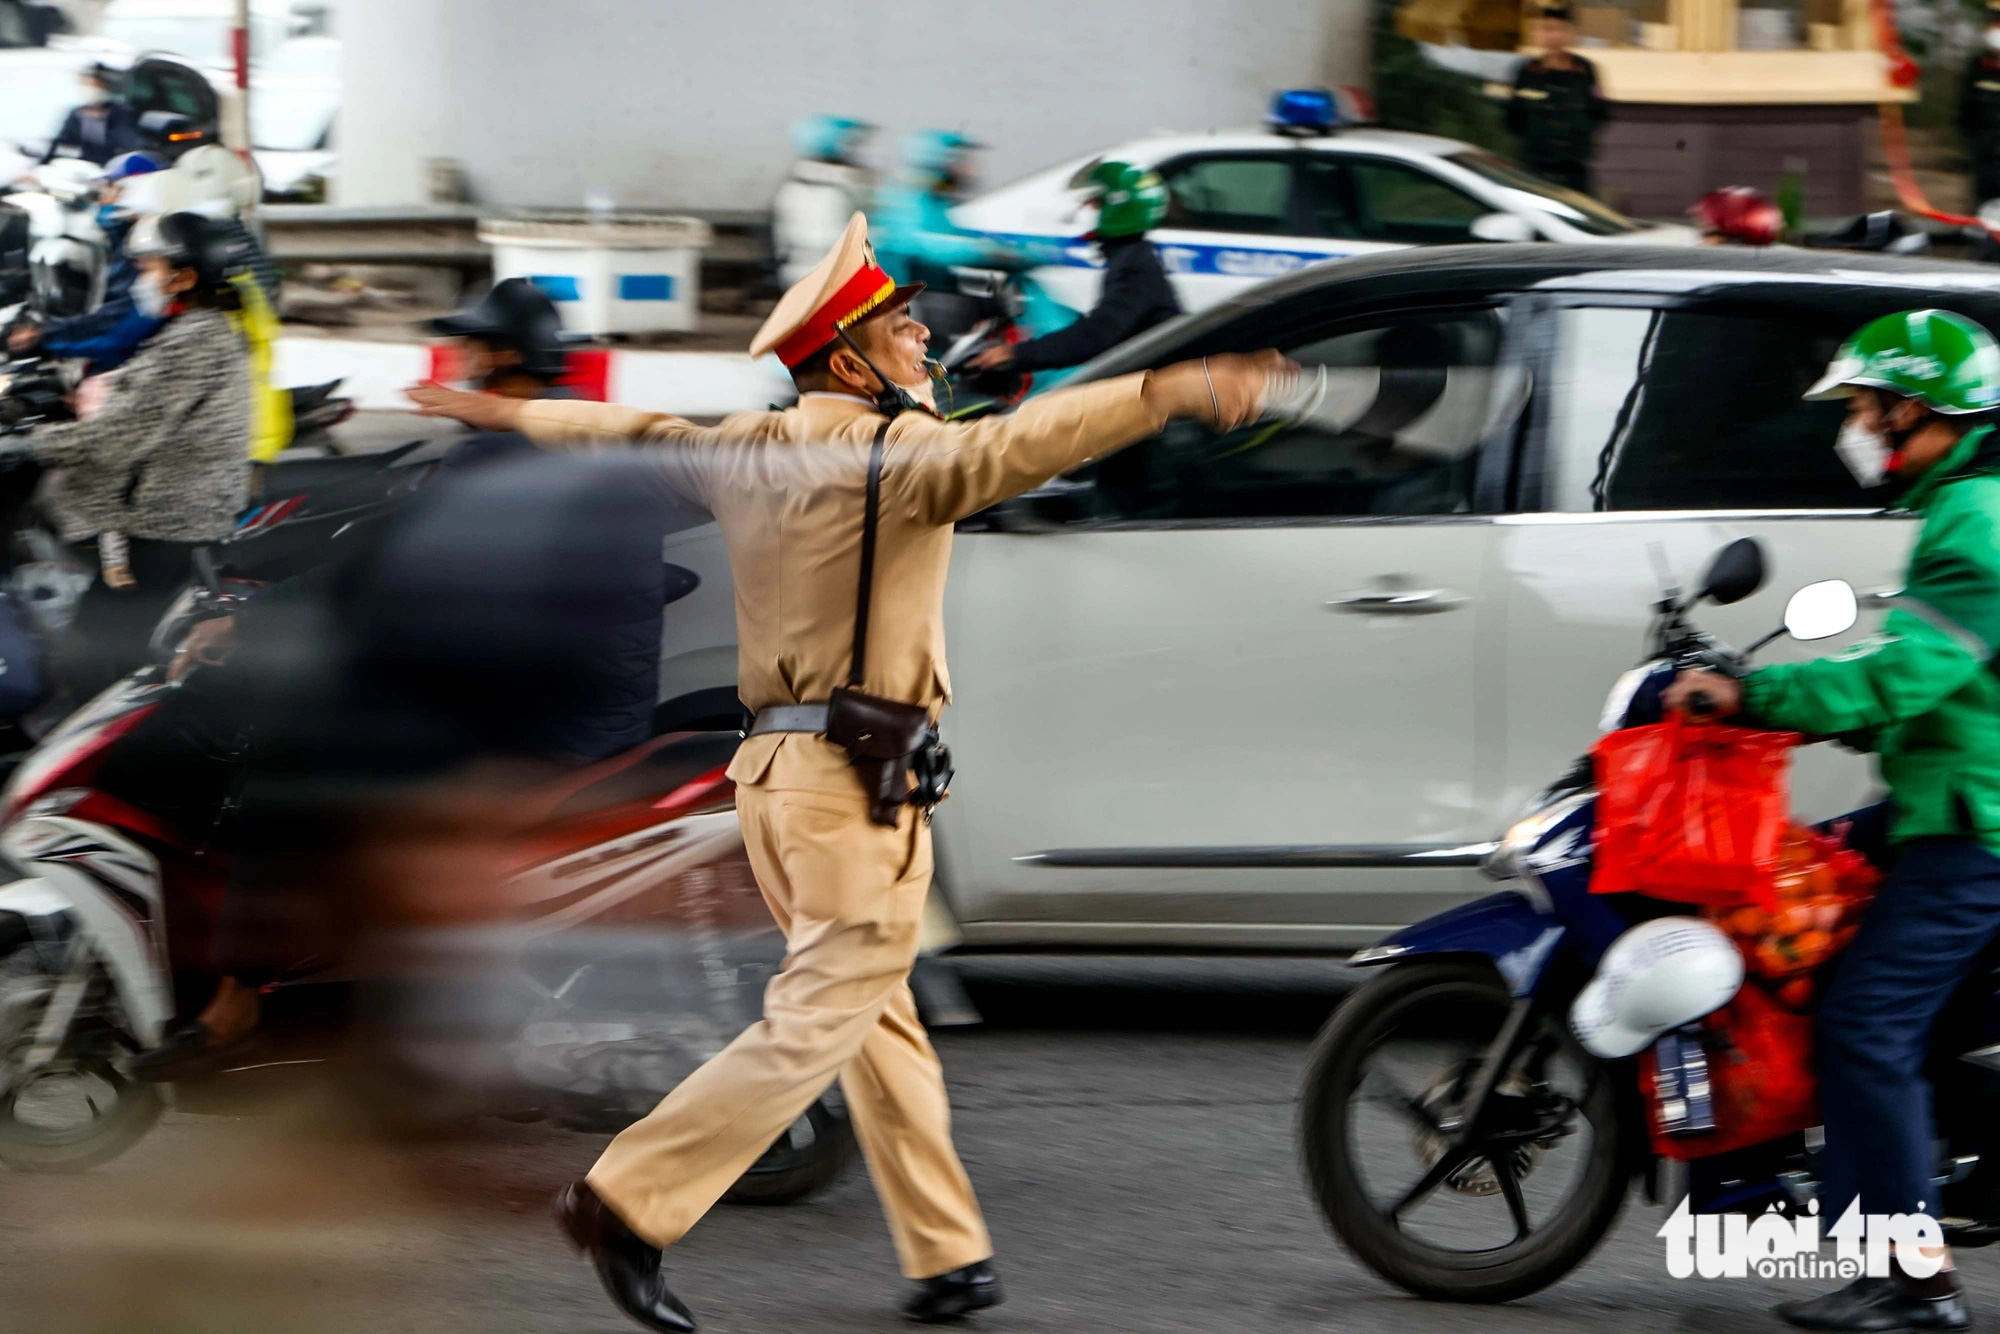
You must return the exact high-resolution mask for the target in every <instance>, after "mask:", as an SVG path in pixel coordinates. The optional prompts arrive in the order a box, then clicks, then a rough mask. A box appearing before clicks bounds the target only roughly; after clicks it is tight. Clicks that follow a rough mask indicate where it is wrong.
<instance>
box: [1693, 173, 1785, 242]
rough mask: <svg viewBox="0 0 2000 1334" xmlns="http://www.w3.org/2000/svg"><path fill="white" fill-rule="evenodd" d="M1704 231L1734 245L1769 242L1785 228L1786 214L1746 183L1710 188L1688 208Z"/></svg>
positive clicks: (1775, 238) (1774, 239)
mask: <svg viewBox="0 0 2000 1334" xmlns="http://www.w3.org/2000/svg"><path fill="white" fill-rule="evenodd" d="M1688 212H1689V213H1690V214H1692V215H1693V217H1694V219H1695V221H1696V222H1698V223H1700V224H1701V229H1702V231H1703V232H1704V233H1707V234H1709V235H1712V236H1717V237H1720V238H1721V239H1723V240H1724V241H1728V242H1732V243H1734V244H1736V245H1770V244H1772V243H1773V242H1775V241H1776V240H1777V239H1778V234H1779V233H1780V232H1782V231H1784V229H1785V215H1784V214H1782V213H1780V212H1779V211H1778V206H1777V205H1776V204H1774V203H1772V202H1771V201H1770V199H1768V198H1767V197H1765V196H1764V195H1762V194H1759V193H1758V192H1757V191H1755V190H1752V189H1751V188H1750V187H1749V186H1747V185H1732V186H1729V187H1727V188H1726V189H1721V190H1710V191H1709V192H1708V193H1707V194H1705V195H1703V196H1702V197H1701V198H1700V199H1699V200H1697V201H1696V202H1695V206H1694V207H1693V208H1691V209H1689V210H1688Z"/></svg>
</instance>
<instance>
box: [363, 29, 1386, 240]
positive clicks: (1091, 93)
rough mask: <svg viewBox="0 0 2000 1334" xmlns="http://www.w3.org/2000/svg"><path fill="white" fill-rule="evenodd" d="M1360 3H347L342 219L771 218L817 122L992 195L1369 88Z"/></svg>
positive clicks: (879, 157) (883, 163) (883, 156)
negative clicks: (536, 215)
mask: <svg viewBox="0 0 2000 1334" xmlns="http://www.w3.org/2000/svg"><path fill="white" fill-rule="evenodd" d="M1369 14H1370V6H1369V4H1368V3H1367V0H1095V3H1091V4H1079V3H1077V2H1076V0H1010V2H1009V3H1006V4H973V3H970V2H969V0H943V2H942V3H940V0H842V3H838V4H826V3H810V2H808V0H566V3H560V4H556V3H550V2H549V0H342V3H341V7H340V31H341V35H342V38H343V43H344V46H343V52H344V55H343V80H344V84H345V95H344V99H343V106H342V112H341V119H340V123H339V127H338V132H337V142H338V144H339V149H340V172H339V181H338V185H337V187H336V188H337V196H336V201H335V202H337V203H341V204H352V205H400V204H410V203H417V202H421V201H423V200H425V199H427V198H428V197H429V195H430V181H431V179H432V172H431V168H430V162H431V160H432V159H438V158H445V159H453V160H456V161H457V162H458V163H459V164H461V165H462V167H463V170H464V174H465V181H466V183H467V186H468V187H469V190H470V193H471V194H472V197H473V198H474V199H476V200H478V201H480V202H484V203H494V204H502V205H526V206H537V207H580V206H582V205H583V203H584V202H585V199H586V197H587V196H588V195H589V194H591V193H592V192H594V191H601V192H604V193H607V194H608V195H609V196H610V197H611V198H612V200H613V201H615V203H616V204H617V205H618V206H620V207H649V208H659V207H670V208H693V209H709V210H761V209H763V208H765V207H766V206H768V204H769V202H770V199H771V196H772V193H773V192H774V191H775V190H776V188H777V185H778V183H779V181H780V180H781V178H782V176H783V173H784V170H785V166H786V163H787V161H788V160H789V156H790V137H789V127H790V126H791V125H792V123H793V122H795V121H797V120H799V119H800V118H802V117H804V116H808V115H813V114H816V113H837V114H842V115H850V116H857V117H860V118H862V119H865V120H868V121H870V122H872V123H874V124H876V125H877V126H879V127H880V129H879V132H878V135H877V137H876V139H875V141H874V142H873V143H872V144H871V145H870V151H869V157H870V158H871V160H872V161H873V163H874V164H875V165H876V166H877V167H878V168H882V169H888V168H891V167H893V165H894V160H895V153H896V146H897V141H898V140H899V139H900V138H901V137H902V135H903V134H905V133H907V132H908V131H911V130H915V129H919V128H924V127H931V126H936V127H942V128H946V129H955V130H960V131H963V132H965V133H968V134H970V135H972V136H973V137H975V138H976V139H978V140H980V141H981V142H982V143H985V144H987V145H988V146H989V151H988V152H987V153H986V154H985V161H984V163H983V164H982V174H983V176H984V177H985V179H986V180H987V181H988V182H989V183H999V182H1001V181H1005V180H1009V179H1012V178H1014V177H1017V176H1020V175H1023V174H1026V173H1027V172H1030V171H1033V170H1035V169H1036V168H1038V167H1043V166H1047V165H1049V164H1051V163H1053V162H1057V161H1060V160H1062V159H1063V158H1065V157H1070V156H1074V155H1076V154H1079V153H1084V152H1088V151H1090V150H1092V149H1094V148H1099V147H1102V146H1104V145H1106V144H1112V143H1116V142H1118V141H1119V140H1122V139H1130V138H1134V137H1138V136H1141V135H1145V134H1149V133H1151V132H1153V131H1156V130H1179V131H1199V130H1202V129H1208V128H1232V127H1241V126H1245V125H1250V124H1255V123H1256V122H1257V121H1258V120H1259V119H1260V118H1261V116H1262V114H1263V110H1264V107H1265V104H1266V102H1267V101H1268V99H1269V97H1270V94H1271V92H1272V91H1273V90H1274V89H1278V88H1284V87H1291V86H1299V85H1306V84H1321V83H1366V82H1367V79H1368V61H1369V56H1368V24H1369Z"/></svg>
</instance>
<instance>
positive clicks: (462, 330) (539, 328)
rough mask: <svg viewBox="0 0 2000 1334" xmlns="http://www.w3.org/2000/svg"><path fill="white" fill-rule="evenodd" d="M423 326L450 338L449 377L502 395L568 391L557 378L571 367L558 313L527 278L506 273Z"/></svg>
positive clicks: (541, 395) (531, 395) (535, 395)
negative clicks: (482, 291) (451, 372)
mask: <svg viewBox="0 0 2000 1334" xmlns="http://www.w3.org/2000/svg"><path fill="white" fill-rule="evenodd" d="M425 327H426V328H427V329H429V330H430V331H431V332H432V333H434V334H439V335H441V336H443V337H445V338H447V339H450V340H451V341H450V344H449V346H450V348H451V353H452V357H453V359H454V360H455V362H456V364H457V374H455V375H454V376H452V377H451V378H453V379H455V380H458V381H460V382H461V383H464V384H466V385H467V386H469V387H471V388H474V389H478V390H479V391H481V392H482V393H488V394H499V395H500V396H502V397H503V398H566V397H568V396H569V395H568V393H567V391H565V390H564V389H562V388H561V387H560V386H559V385H558V383H557V382H558V381H560V380H561V379H562V378H563V377H564V376H565V375H567V374H568V373H569V352H568V350H567V348H566V347H565V345H564V342H563V330H562V315H561V314H560V313H559V312H558V311H557V310H556V303H555V302H553V301H551V300H549V297H548V294H547V293H546V292H544V291H542V289H541V288H539V287H537V286H535V284H534V282H533V280H531V279H528V278H504V279H502V280H501V281H499V282H497V283H495V284H493V286H492V287H491V288H490V289H488V290H487V292H486V294H485V295H484V296H482V297H480V298H479V299H478V300H477V301H473V302H470V303H468V304H466V305H464V306H461V307H459V308H458V309H457V310H455V311H453V312H452V313H451V314H449V315H440V316H438V317H437V318H436V319H434V320H430V321H427V322H426V324H425Z"/></svg>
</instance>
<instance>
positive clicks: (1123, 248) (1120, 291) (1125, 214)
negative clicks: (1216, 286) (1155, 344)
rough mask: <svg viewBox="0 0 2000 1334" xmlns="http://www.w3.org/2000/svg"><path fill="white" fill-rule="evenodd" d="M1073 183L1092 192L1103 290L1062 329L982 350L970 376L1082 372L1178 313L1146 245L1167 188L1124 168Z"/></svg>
mask: <svg viewBox="0 0 2000 1334" xmlns="http://www.w3.org/2000/svg"><path fill="white" fill-rule="evenodd" d="M1075 184H1076V185H1077V186H1079V187H1081V188H1087V189H1089V190H1090V192H1091V201H1090V202H1091V203H1093V204H1094V205H1095V206H1096V207H1097V211H1098V212H1097V226H1096V227H1095V228H1093V229H1092V231H1091V232H1090V236H1089V239H1091V240H1094V241H1096V242H1097V246H1098V249H1099V250H1101V251H1102V252H1103V254H1104V287H1103V289H1102V291H1101V292H1100V293H1099V295H1098V298H1097V304H1096V305H1095V306H1092V307H1091V308H1090V313H1089V314H1087V315H1085V316H1084V317H1083V318H1082V319H1080V320H1078V321H1077V322H1076V323H1074V324H1072V325H1070V326H1069V327H1068V328H1066V329H1058V330H1056V331H1055V332H1054V333H1050V334H1044V335H1042V336H1041V337H1040V338H1032V339H1029V340H1028V341H1026V342H1023V343H1012V344H1008V343H1002V344H1000V345H998V346H996V347H991V348H988V349H987V350H986V351H984V352H981V353H980V354H979V355H978V356H976V357H974V358H973V359H972V361H971V363H970V365H971V367H972V369H974V370H982V371H997V370H1008V369H1012V370H1018V371H1052V370H1059V369H1061V368H1062V367H1065V366H1080V365H1082V364H1083V363H1084V362H1086V361H1089V360H1090V359H1092V358H1093V357H1095V356H1097V355H1098V354H1099V353H1102V352H1107V351H1109V350H1110V349H1112V348H1114V347H1116V346H1117V345H1118V344H1120V343H1122V342H1124V341H1125V340H1126V339H1128V338H1131V337H1133V336H1134V335H1136V334H1140V333H1143V332H1145V331H1146V330H1147V329H1150V328H1152V327H1153V326H1154V325H1156V324H1160V323H1163V322H1164V321H1166V320H1170V319H1172V318H1173V317H1174V316H1176V315H1178V314H1180V313H1181V303H1180V301H1179V299H1178V298H1176V297H1175V296H1174V289H1173V285H1172V284H1171V283H1169V282H1168V281H1167V271H1166V269H1165V268H1163V267H1162V266H1161V264H1160V256H1159V253H1158V252H1157V251H1155V250H1154V249H1153V245H1152V242H1150V241H1148V240H1147V239H1146V233H1147V232H1149V231H1151V230H1152V229H1153V228H1155V227H1157V226H1159V225H1160V222H1161V221H1162V220H1163V219H1164V218H1165V217H1166V216H1167V187H1166V184H1165V182H1163V181H1161V180H1160V177H1159V173H1157V172H1154V171H1150V170H1147V169H1145V168H1143V167H1134V166H1132V165H1130V164H1129V163H1124V162H1115V161H1102V162H1093V163H1091V164H1090V165H1089V166H1087V167H1085V168H1084V169H1083V170H1082V171H1081V172H1079V173H1078V174H1077V178H1076V181H1075Z"/></svg>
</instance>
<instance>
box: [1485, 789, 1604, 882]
mask: <svg viewBox="0 0 2000 1334" xmlns="http://www.w3.org/2000/svg"><path fill="white" fill-rule="evenodd" d="M1596 795H1597V794H1596V793H1595V792H1590V791H1582V792H1579V791H1575V790H1570V791H1565V792H1549V793H1544V794H1543V795H1542V796H1540V797H1537V798H1536V799H1535V805H1534V807H1533V808H1532V809H1530V810H1529V811H1528V812H1527V813H1526V814H1525V815H1523V816H1522V817H1521V818H1520V819H1518V820H1516V821H1514V823H1513V824H1511V825H1509V826H1507V832H1506V833H1504V834H1502V835H1501V836H1500V843H1499V845H1498V846H1497V847H1495V848H1494V849H1493V852H1492V855H1490V856H1489V857H1487V859H1486V860H1485V861H1483V862H1481V863H1480V864H1479V872H1480V874H1481V875H1484V876H1485V877H1487V878H1488V879H1489V880H1528V879H1533V878H1534V874H1535V868H1534V867H1533V865H1531V864H1530V858H1531V854H1532V853H1533V852H1534V851H1535V849H1537V848H1539V847H1540V846H1541V845H1542V842H1543V840H1544V839H1546V838H1547V837H1548V836H1549V833H1550V831H1551V830H1553V829H1554V828H1555V827H1556V826H1557V825H1559V824H1561V823H1562V822H1563V821H1564V820H1567V819H1568V818H1569V817H1570V816H1571V815H1572V814H1574V813H1575V811H1576V808H1577V807H1578V806H1579V805H1581V804H1582V803H1584V802H1586V801H1590V800H1592V799H1594V798H1595V796H1596Z"/></svg>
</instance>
